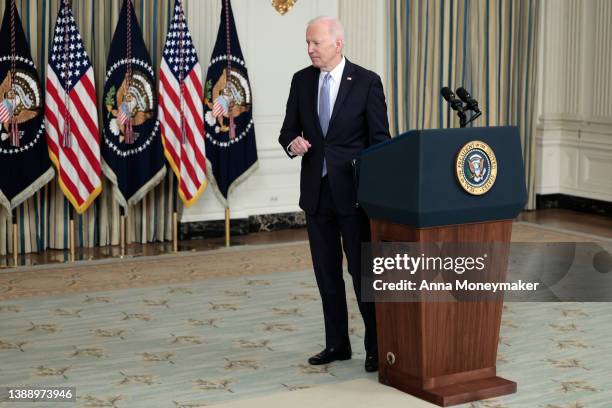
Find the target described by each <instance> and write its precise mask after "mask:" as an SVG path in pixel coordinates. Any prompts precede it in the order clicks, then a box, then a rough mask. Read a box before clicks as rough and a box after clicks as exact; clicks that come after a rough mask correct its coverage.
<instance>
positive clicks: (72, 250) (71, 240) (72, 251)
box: [68, 206, 76, 262]
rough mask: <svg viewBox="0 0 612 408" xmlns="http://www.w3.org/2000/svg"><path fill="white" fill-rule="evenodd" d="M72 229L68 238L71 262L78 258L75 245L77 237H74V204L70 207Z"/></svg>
mask: <svg viewBox="0 0 612 408" xmlns="http://www.w3.org/2000/svg"><path fill="white" fill-rule="evenodd" d="M69 228H70V231H69V233H68V237H69V238H68V239H69V243H70V262H74V261H75V260H76V250H75V247H74V243H75V239H74V238H75V237H74V210H73V209H72V206H71V207H70V227H69Z"/></svg>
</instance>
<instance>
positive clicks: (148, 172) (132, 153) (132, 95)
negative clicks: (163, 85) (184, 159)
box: [101, 0, 166, 209]
mask: <svg viewBox="0 0 612 408" xmlns="http://www.w3.org/2000/svg"><path fill="white" fill-rule="evenodd" d="M155 84H156V81H155V72H154V71H153V66H152V64H151V57H150V56H149V52H148V51H147V48H146V46H145V43H144V40H143V38H142V34H141V32H140V27H139V26H138V21H137V20H136V14H135V13H134V5H133V4H132V1H131V0H125V1H124V2H123V6H122V8H121V13H120V15H119V21H118V23H117V28H116V29H115V34H114V35H113V40H112V42H111V47H110V53H109V55H108V60H107V63H106V82H105V84H104V106H105V108H104V114H103V119H104V140H103V142H102V146H101V150H102V158H103V164H102V170H103V171H104V174H105V175H106V177H108V178H109V180H110V181H111V182H112V183H113V188H114V190H115V193H116V194H115V195H116V198H117V201H118V202H119V204H120V205H121V206H122V207H124V208H126V209H127V207H129V206H132V205H134V204H136V203H138V201H140V200H141V199H142V198H143V197H144V196H145V195H146V194H147V193H148V192H149V191H150V190H151V189H152V188H153V187H155V186H156V185H157V184H159V182H160V181H161V180H162V179H163V177H164V175H165V174H166V167H165V164H164V157H163V149H162V143H161V136H160V125H159V122H158V120H157V91H156V88H155Z"/></svg>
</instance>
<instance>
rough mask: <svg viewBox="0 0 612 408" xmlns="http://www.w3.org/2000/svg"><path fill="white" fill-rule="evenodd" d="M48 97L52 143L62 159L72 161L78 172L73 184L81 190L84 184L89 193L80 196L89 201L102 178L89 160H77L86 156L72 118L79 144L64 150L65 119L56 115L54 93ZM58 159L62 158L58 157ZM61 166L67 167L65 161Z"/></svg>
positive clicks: (49, 93) (61, 162) (73, 131)
mask: <svg viewBox="0 0 612 408" xmlns="http://www.w3.org/2000/svg"><path fill="white" fill-rule="evenodd" d="M47 89H49V90H50V88H47ZM48 95H49V96H50V97H51V98H47V105H48V107H49V111H48V112H47V115H52V119H53V120H51V125H52V127H53V129H52V130H53V131H52V132H49V139H50V143H53V144H55V146H56V148H57V150H59V151H60V152H61V153H62V157H65V158H66V159H68V160H70V166H71V167H73V168H75V169H76V170H77V174H78V177H75V178H73V180H72V182H73V184H75V185H77V186H79V190H80V186H81V185H82V184H84V187H85V188H87V191H86V192H85V193H83V192H80V193H79V194H80V195H81V197H82V198H84V199H87V197H88V196H89V194H90V192H91V191H93V190H95V187H94V185H95V186H97V185H99V184H100V178H99V176H98V174H97V173H96V172H95V171H94V170H93V169H92V167H91V165H90V164H89V161H88V160H78V159H77V157H81V156H84V154H83V153H82V151H81V145H82V142H80V138H79V137H76V134H75V131H78V130H76V129H72V128H77V124H76V123H75V122H74V121H73V120H72V118H71V124H70V127H71V133H73V136H75V139H76V140H77V143H73V144H72V147H71V148H66V149H64V148H63V146H62V143H61V138H62V136H61V129H63V127H64V118H62V117H61V116H59V117H58V116H56V115H55V113H54V112H58V110H57V105H56V101H55V100H54V99H53V92H48ZM75 153H76V154H75ZM58 158H60V157H59V156H58ZM60 165H61V166H64V165H66V163H64V162H63V161H60ZM79 170H80V171H79ZM90 178H91V179H90Z"/></svg>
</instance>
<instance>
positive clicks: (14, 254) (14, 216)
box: [12, 209, 19, 267]
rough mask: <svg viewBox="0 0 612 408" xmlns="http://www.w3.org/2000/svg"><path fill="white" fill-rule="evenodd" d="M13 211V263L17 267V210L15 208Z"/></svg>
mask: <svg viewBox="0 0 612 408" xmlns="http://www.w3.org/2000/svg"><path fill="white" fill-rule="evenodd" d="M12 212H13V264H14V266H15V267H18V266H19V265H18V264H17V262H18V259H19V256H18V254H17V238H18V230H17V211H16V210H15V209H13V210H12Z"/></svg>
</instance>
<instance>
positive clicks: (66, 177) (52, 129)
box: [46, 111, 89, 205]
mask: <svg viewBox="0 0 612 408" xmlns="http://www.w3.org/2000/svg"><path fill="white" fill-rule="evenodd" d="M46 119H47V126H46V130H47V134H49V135H50V136H52V137H54V138H58V136H59V132H58V129H59V126H60V125H59V123H58V120H57V118H56V116H55V114H53V112H51V111H48V112H47V117H46ZM52 144H53V150H54V153H55V157H56V158H57V160H58V161H59V162H60V163H61V166H60V167H59V169H58V170H59V173H60V178H61V180H62V182H63V183H64V184H65V185H66V186H67V187H68V189H69V190H70V193H71V194H72V196H73V198H74V199H75V200H76V201H77V202H78V203H79V205H80V204H82V203H83V202H85V198H86V197H87V196H88V195H89V193H88V191H87V190H84V189H83V186H82V184H81V183H80V182H76V183H75V181H74V180H79V176H78V175H77V170H76V169H75V168H74V167H73V166H72V162H71V161H70V160H69V159H68V158H67V157H66V155H65V152H64V150H63V149H62V148H61V147H60V146H59V145H57V144H54V143H50V144H49V145H50V146H51V145H52Z"/></svg>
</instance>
